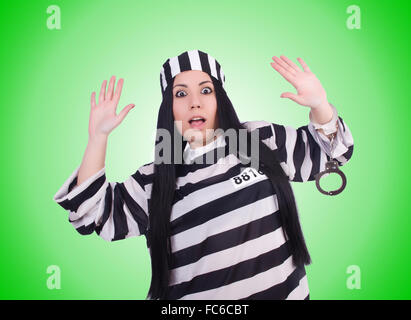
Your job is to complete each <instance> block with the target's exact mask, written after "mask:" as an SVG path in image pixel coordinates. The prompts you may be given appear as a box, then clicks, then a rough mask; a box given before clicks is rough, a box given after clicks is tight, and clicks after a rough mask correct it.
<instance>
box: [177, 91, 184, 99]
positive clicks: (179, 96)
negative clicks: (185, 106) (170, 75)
mask: <svg viewBox="0 0 411 320" xmlns="http://www.w3.org/2000/svg"><path fill="white" fill-rule="evenodd" d="M180 92H184V91H183V90H179V91H177V92H176V97H184V96H181V95H180V96H179V95H178V94H179V93H180Z"/></svg>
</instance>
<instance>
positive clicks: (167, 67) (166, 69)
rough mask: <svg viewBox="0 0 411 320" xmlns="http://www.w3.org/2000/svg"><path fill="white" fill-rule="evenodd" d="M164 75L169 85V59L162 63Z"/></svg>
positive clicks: (170, 78)
mask: <svg viewBox="0 0 411 320" xmlns="http://www.w3.org/2000/svg"><path fill="white" fill-rule="evenodd" d="M164 74H165V76H166V83H167V85H168V84H171V80H172V77H171V67H170V58H168V59H167V61H166V62H165V63H164Z"/></svg>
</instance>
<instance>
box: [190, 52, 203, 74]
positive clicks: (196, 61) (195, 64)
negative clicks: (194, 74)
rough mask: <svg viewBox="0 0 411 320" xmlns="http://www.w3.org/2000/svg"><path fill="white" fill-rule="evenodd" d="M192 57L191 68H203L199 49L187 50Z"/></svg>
mask: <svg viewBox="0 0 411 320" xmlns="http://www.w3.org/2000/svg"><path fill="white" fill-rule="evenodd" d="M187 53H188V57H189V59H190V64H191V70H203V69H202V68H201V62H200V55H199V53H198V50H190V51H188V52H187Z"/></svg>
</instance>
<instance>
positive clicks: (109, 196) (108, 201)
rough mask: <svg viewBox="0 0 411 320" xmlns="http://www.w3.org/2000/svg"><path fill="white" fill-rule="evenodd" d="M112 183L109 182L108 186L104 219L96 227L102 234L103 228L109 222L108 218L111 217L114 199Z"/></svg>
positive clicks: (97, 231)
mask: <svg viewBox="0 0 411 320" xmlns="http://www.w3.org/2000/svg"><path fill="white" fill-rule="evenodd" d="M111 190H112V189H111V185H110V184H108V186H107V188H106V196H105V197H104V211H103V215H102V220H101V223H100V225H98V226H97V227H96V233H97V234H98V235H100V232H101V230H102V229H103V227H104V225H105V223H106V222H107V220H108V218H109V217H110V212H111V201H113V195H112V194H111V193H112V192H111Z"/></svg>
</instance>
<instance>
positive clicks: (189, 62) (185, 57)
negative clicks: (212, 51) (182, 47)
mask: <svg viewBox="0 0 411 320" xmlns="http://www.w3.org/2000/svg"><path fill="white" fill-rule="evenodd" d="M187 70H200V71H204V72H206V73H208V74H209V75H210V77H214V78H215V79H217V80H218V81H220V83H221V85H222V87H223V88H224V81H225V75H224V72H223V69H222V68H221V66H220V64H219V63H218V62H217V60H216V59H214V58H213V57H212V56H211V55H209V54H208V53H205V52H203V51H200V50H190V51H185V52H183V53H181V54H180V55H178V56H175V57H172V58H168V59H167V60H166V62H164V64H163V66H162V68H161V72H160V85H161V92H162V94H164V91H165V90H166V88H167V85H168V84H170V83H172V81H173V78H174V77H175V76H176V75H177V74H178V73H180V72H183V71H187Z"/></svg>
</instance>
